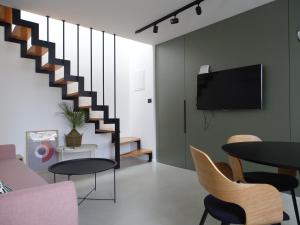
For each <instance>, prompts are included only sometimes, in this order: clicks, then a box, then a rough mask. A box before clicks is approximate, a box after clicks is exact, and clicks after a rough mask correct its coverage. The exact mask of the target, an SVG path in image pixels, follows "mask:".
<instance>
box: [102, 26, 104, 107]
mask: <svg viewBox="0 0 300 225" xmlns="http://www.w3.org/2000/svg"><path fill="white" fill-rule="evenodd" d="M104 69H105V67H104V31H102V91H103V101H102V102H103V105H104V104H105V96H104V95H105V93H104V92H105V89H104V88H105V84H104V80H105V79H104V73H105V72H104Z"/></svg>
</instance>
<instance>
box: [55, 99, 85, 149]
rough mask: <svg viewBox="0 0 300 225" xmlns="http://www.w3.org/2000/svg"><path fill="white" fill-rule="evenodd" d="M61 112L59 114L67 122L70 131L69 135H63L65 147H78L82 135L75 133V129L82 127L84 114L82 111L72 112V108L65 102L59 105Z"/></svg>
mask: <svg viewBox="0 0 300 225" xmlns="http://www.w3.org/2000/svg"><path fill="white" fill-rule="evenodd" d="M59 107H60V109H61V110H62V112H61V114H63V115H64V117H65V118H66V119H67V120H68V122H69V124H70V126H71V127H72V130H71V131H70V133H69V134H67V135H65V140H66V146H67V147H72V148H74V147H80V146H81V140H82V134H80V133H79V132H78V131H77V128H80V127H82V126H83V125H84V124H85V112H84V111H83V110H80V109H79V110H78V111H74V110H73V108H72V106H70V105H69V104H67V103H66V102H62V103H60V104H59Z"/></svg>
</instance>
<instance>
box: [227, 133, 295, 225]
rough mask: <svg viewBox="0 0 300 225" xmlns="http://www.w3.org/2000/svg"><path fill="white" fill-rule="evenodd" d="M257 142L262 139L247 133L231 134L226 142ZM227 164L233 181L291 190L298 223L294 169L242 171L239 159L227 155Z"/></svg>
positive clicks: (284, 190) (281, 190)
mask: <svg viewBox="0 0 300 225" xmlns="http://www.w3.org/2000/svg"><path fill="white" fill-rule="evenodd" d="M253 141H255V142H258V141H262V140H261V139H260V138H259V137H257V136H254V135H249V134H243V135H233V136H231V137H229V139H228V140H227V143H228V144H230V143H237V142H253ZM229 164H230V166H231V168H232V171H233V179H234V180H235V181H241V182H247V183H260V184H262V183H263V184H270V185H272V186H274V187H276V188H277V190H278V191H280V192H286V191H289V192H291V196H292V200H293V206H294V210H295V215H296V220H297V224H298V225H299V224H300V220H299V211H298V205H297V201H296V195H295V188H296V187H298V185H299V182H298V180H297V178H296V172H297V171H296V170H290V169H285V168H278V173H271V172H244V171H243V166H242V163H241V160H240V159H239V158H236V157H233V156H229Z"/></svg>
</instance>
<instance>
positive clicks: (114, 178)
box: [114, 168, 116, 203]
mask: <svg viewBox="0 0 300 225" xmlns="http://www.w3.org/2000/svg"><path fill="white" fill-rule="evenodd" d="M114 203H116V169H115V168H114Z"/></svg>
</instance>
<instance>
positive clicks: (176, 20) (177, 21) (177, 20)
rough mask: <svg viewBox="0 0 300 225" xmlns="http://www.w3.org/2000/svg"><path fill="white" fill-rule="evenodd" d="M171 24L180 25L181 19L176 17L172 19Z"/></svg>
mask: <svg viewBox="0 0 300 225" xmlns="http://www.w3.org/2000/svg"><path fill="white" fill-rule="evenodd" d="M170 23H171V24H176V23H179V19H178V18H177V17H176V15H175V16H174V18H171V19H170Z"/></svg>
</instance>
